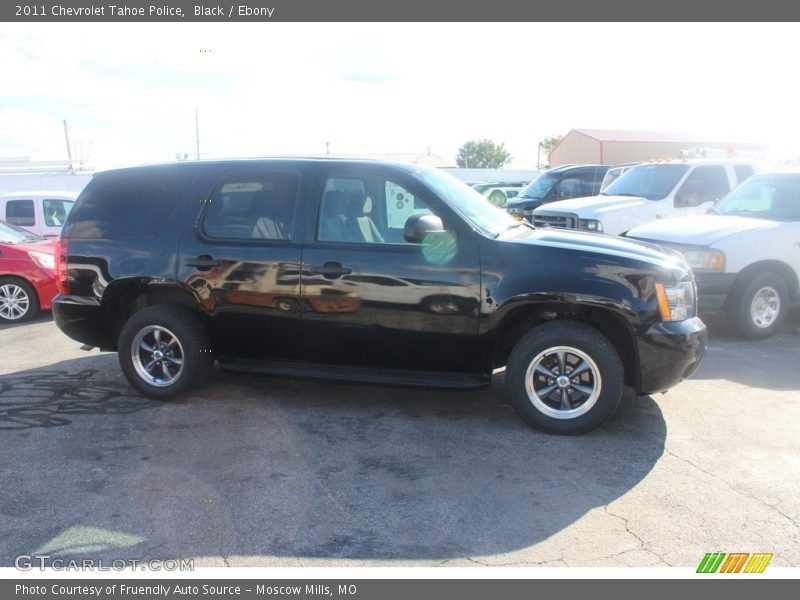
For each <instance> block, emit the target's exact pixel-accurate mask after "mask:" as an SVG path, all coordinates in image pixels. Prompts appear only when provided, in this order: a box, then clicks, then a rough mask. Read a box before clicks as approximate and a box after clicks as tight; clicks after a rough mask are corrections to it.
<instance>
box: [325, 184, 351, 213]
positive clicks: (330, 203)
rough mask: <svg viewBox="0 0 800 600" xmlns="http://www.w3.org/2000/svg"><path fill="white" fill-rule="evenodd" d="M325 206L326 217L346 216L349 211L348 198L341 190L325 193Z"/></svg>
mask: <svg viewBox="0 0 800 600" xmlns="http://www.w3.org/2000/svg"><path fill="white" fill-rule="evenodd" d="M323 205H324V207H325V208H324V211H325V214H326V215H341V214H344V213H345V212H346V211H347V196H346V195H345V194H344V192H340V191H339V190H329V191H327V192H325V197H324V198H323Z"/></svg>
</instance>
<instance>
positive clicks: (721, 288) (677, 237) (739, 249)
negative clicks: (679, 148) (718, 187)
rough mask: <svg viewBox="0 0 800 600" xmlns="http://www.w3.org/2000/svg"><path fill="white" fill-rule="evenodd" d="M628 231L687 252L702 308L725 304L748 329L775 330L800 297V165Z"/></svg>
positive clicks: (757, 332) (756, 333) (755, 333)
mask: <svg viewBox="0 0 800 600" xmlns="http://www.w3.org/2000/svg"><path fill="white" fill-rule="evenodd" d="M626 237H631V238H636V239H639V240H645V241H648V242H654V243H656V244H660V245H662V246H666V247H669V248H672V249H674V250H677V251H679V252H681V253H682V254H683V256H684V257H685V258H686V260H687V262H688V263H689V265H690V266H691V267H692V270H693V271H694V273H695V279H696V281H697V292H698V308H699V311H700V313H701V314H702V313H705V314H708V313H715V312H722V313H724V314H726V315H727V317H728V319H729V320H730V322H731V324H732V325H734V326H735V327H736V328H737V329H738V330H739V331H740V332H741V333H742V334H744V335H745V336H747V337H750V338H763V337H768V336H770V335H772V334H773V333H775V331H777V329H778V328H779V327H780V326H781V323H782V322H783V320H784V318H785V317H786V313H787V311H788V309H789V306H790V305H791V304H793V303H795V302H797V301H798V300H800V171H784V172H765V173H760V174H758V175H755V176H753V177H751V178H750V179H748V180H747V181H746V182H744V183H743V184H742V185H741V186H739V187H738V188H736V189H735V190H734V191H732V192H731V193H730V194H728V195H727V196H726V197H725V198H724V199H723V200H722V202H720V203H719V204H718V205H717V206H716V207H714V209H713V211H712V212H711V213H710V214H707V215H697V216H694V217H685V218H678V219H670V220H668V221H657V222H654V223H649V224H647V225H642V226H640V227H636V228H634V229H631V230H630V231H629V232H628V233H627V234H626Z"/></svg>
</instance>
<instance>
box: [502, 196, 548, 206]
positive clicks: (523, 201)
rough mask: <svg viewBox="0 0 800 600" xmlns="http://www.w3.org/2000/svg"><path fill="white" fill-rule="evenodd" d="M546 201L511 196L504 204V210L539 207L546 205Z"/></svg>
mask: <svg viewBox="0 0 800 600" xmlns="http://www.w3.org/2000/svg"><path fill="white" fill-rule="evenodd" d="M548 202H549V201H548V200H540V199H538V198H522V197H520V196H513V197H512V198H509V199H508V200H507V201H506V203H505V208H517V207H518V206H531V205H535V206H540V205H542V204H547V203H548Z"/></svg>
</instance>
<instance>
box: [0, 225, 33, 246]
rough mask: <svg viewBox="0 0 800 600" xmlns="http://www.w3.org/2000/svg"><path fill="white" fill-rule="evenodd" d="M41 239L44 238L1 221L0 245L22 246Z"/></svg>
mask: <svg viewBox="0 0 800 600" xmlns="http://www.w3.org/2000/svg"><path fill="white" fill-rule="evenodd" d="M40 239H42V238H40V237H39V236H38V235H35V234H33V233H31V232H30V231H26V230H24V229H22V228H21V227H17V226H15V225H11V224H10V223H5V222H3V221H0V244H20V243H23V242H35V241H38V240H40Z"/></svg>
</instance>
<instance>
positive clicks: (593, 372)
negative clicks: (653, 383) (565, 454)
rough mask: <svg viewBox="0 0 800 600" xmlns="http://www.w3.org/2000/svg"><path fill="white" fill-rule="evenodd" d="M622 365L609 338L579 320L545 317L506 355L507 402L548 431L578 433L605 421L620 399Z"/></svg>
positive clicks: (532, 422)
mask: <svg viewBox="0 0 800 600" xmlns="http://www.w3.org/2000/svg"><path fill="white" fill-rule="evenodd" d="M622 380H623V368H622V363H621V361H620V359H619V356H618V355H617V352H616V350H615V349H614V347H613V346H612V345H611V342H609V341H608V339H607V338H606V337H605V336H603V334H601V333H600V332H599V331H597V330H596V329H595V328H593V327H591V326H589V325H586V324H584V323H578V322H569V321H550V322H548V323H544V324H542V325H539V326H537V327H534V328H533V329H531V330H530V331H529V332H528V333H527V334H525V335H524V336H523V337H522V338H521V339H520V340H519V342H517V344H516V346H514V349H513V350H512V351H511V355H510V356H509V359H508V365H507V368H506V384H507V386H508V389H509V393H510V395H511V403H512V404H513V405H514V408H515V409H516V411H517V412H518V413H519V414H520V416H521V417H522V418H523V419H525V420H526V421H527V422H528V423H530V424H531V425H533V426H534V427H536V428H538V429H542V430H543V431H547V432H549V433H560V434H568V435H572V434H578V433H584V432H586V431H589V430H591V429H594V428H595V427H597V426H598V425H600V424H602V423H603V422H604V421H605V420H606V419H608V418H609V417H610V416H611V415H613V414H614V412H615V411H616V410H617V407H618V406H619V403H620V400H621V398H622Z"/></svg>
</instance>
